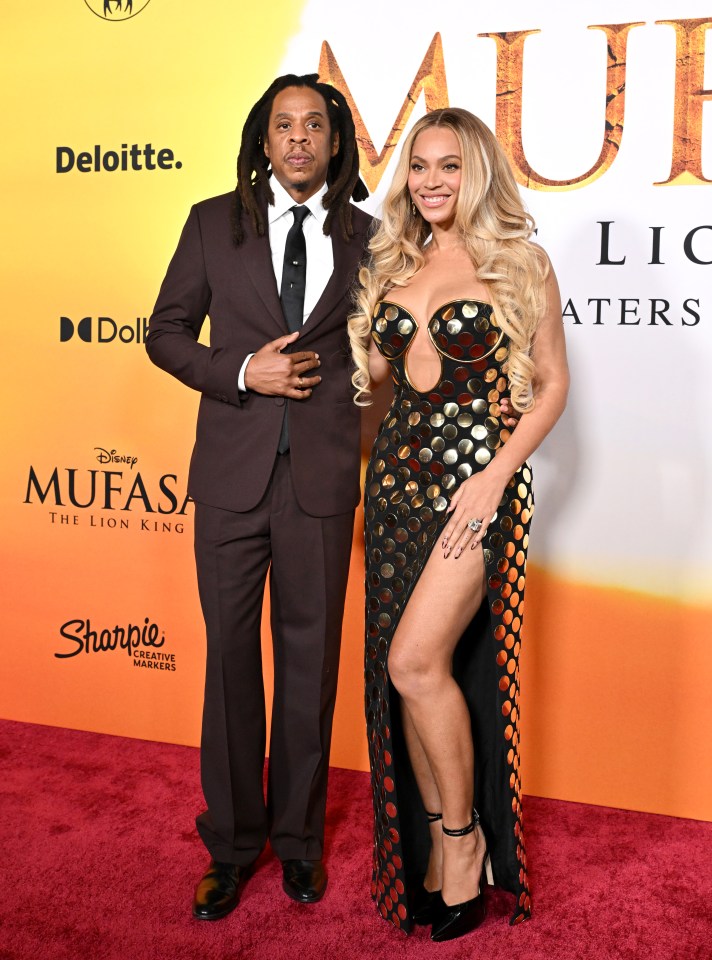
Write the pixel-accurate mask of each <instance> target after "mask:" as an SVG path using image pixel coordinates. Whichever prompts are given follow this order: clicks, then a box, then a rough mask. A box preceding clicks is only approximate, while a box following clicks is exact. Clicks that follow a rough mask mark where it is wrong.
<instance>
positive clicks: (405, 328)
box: [398, 317, 413, 336]
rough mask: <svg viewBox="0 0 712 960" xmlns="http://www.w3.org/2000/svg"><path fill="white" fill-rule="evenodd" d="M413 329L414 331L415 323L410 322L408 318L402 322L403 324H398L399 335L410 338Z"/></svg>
mask: <svg viewBox="0 0 712 960" xmlns="http://www.w3.org/2000/svg"><path fill="white" fill-rule="evenodd" d="M412 329H413V321H412V320H408V318H407V317H406V318H405V319H403V320H401V322H400V323H399V324H398V333H402V334H403V336H408V334H409V333H410V332H411V331H412Z"/></svg>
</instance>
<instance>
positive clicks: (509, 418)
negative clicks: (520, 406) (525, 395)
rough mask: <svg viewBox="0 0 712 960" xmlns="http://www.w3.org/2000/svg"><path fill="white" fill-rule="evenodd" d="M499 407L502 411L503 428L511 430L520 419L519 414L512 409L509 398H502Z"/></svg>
mask: <svg viewBox="0 0 712 960" xmlns="http://www.w3.org/2000/svg"><path fill="white" fill-rule="evenodd" d="M499 407H500V410H501V411H502V420H503V421H504V423H505V426H507V427H509V428H510V429H512V430H513V429H514V427H516V425H517V424H518V423H519V421H520V420H521V418H522V415H521V413H520V412H519V411H518V410H515V409H514V407H513V406H512V401H511V400H510V399H509V397H502V399H501V400H500V402H499Z"/></svg>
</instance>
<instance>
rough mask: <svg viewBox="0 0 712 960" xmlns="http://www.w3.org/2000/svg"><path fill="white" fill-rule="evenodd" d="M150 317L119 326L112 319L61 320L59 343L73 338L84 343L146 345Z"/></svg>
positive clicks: (63, 318) (84, 318) (61, 318)
mask: <svg viewBox="0 0 712 960" xmlns="http://www.w3.org/2000/svg"><path fill="white" fill-rule="evenodd" d="M147 333H148V317H136V320H135V321H134V323H124V324H119V323H117V322H116V320H112V318H111V317H82V319H81V320H77V321H75V320H72V319H71V318H70V317H60V318H59V341H60V343H66V342H67V341H68V340H71V339H72V338H73V337H76V338H77V339H78V340H83V341H84V343H145V342H146V334H147Z"/></svg>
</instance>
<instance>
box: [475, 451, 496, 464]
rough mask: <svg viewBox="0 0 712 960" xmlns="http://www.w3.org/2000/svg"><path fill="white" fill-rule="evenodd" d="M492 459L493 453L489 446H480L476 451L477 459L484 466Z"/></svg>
mask: <svg viewBox="0 0 712 960" xmlns="http://www.w3.org/2000/svg"><path fill="white" fill-rule="evenodd" d="M491 459H492V454H491V453H490V452H489V450H488V449H487V447H478V449H477V451H476V453H475V460H476V461H477V462H478V463H480V464H482V466H484V465H485V464H487V463H489V462H490V460H491Z"/></svg>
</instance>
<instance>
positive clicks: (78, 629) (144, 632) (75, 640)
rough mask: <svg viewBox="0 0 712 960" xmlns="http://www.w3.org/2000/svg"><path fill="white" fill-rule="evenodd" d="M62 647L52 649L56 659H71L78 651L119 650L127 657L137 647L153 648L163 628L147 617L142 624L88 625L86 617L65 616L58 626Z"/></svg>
mask: <svg viewBox="0 0 712 960" xmlns="http://www.w3.org/2000/svg"><path fill="white" fill-rule="evenodd" d="M59 635H60V637H61V638H62V649H60V650H57V651H56V652H55V654H54V655H55V657H57V659H58V660H71V659H72V657H78V656H79V655H80V654H86V655H89V654H94V653H113V652H115V651H119V652H121V651H123V652H124V653H126V654H128V656H129V657H133V656H135V654H136V652H137V651H139V650H141V649H151V648H153V649H157V648H159V647H162V646H163V644H164V643H165V642H166V638H165V636H164V635H163V631H162V630H161V629H160V628H159V626H158V624H157V623H152V622H151V621H150V620H149V618H148V617H145V618H144V621H143V624H141V625H139V624H135V623H127V624H126V625H123V624H116V626H113V627H103V628H101V627H97V628H96V629H95V628H94V627H92V623H91V620H90V618H89V617H87V618H86V620H67V621H66V623H63V624H62V626H61V627H60V628H59Z"/></svg>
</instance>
